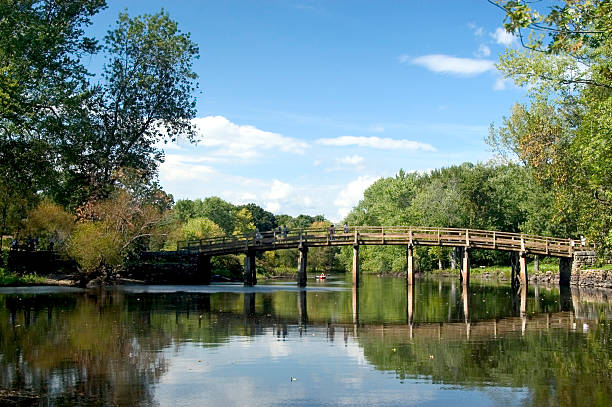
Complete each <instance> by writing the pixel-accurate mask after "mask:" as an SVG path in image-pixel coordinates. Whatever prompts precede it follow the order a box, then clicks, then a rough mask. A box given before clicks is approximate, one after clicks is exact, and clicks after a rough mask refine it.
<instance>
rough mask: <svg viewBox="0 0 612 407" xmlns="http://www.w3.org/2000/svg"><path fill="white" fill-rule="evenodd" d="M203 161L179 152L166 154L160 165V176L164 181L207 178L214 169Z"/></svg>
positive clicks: (203, 159)
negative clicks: (203, 163)
mask: <svg viewBox="0 0 612 407" xmlns="http://www.w3.org/2000/svg"><path fill="white" fill-rule="evenodd" d="M203 161H207V160H206V159H205V158H198V157H189V156H184V155H179V154H166V159H165V161H164V162H163V163H162V164H161V166H160V177H161V178H162V180H164V181H177V180H180V181H186V180H194V179H197V180H202V179H207V178H209V177H211V176H212V175H213V174H214V173H215V171H214V170H213V168H212V167H210V166H207V165H202V164H201V163H202V162H203Z"/></svg>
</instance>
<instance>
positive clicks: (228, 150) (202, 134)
mask: <svg viewBox="0 0 612 407" xmlns="http://www.w3.org/2000/svg"><path fill="white" fill-rule="evenodd" d="M193 123H194V124H195V125H196V126H197V128H198V133H199V138H200V139H201V140H202V142H201V144H202V145H203V146H204V147H207V148H214V149H215V150H214V151H212V152H211V153H210V154H212V155H214V156H217V157H222V158H228V159H236V158H238V159H251V158H254V157H257V156H259V155H260V154H261V151H262V150H280V151H283V152H286V153H294V154H303V153H304V151H305V150H306V149H307V148H308V143H306V142H304V141H302V140H298V139H295V138H292V137H286V136H283V135H282V134H278V133H273V132H269V131H265V130H260V129H258V128H256V127H254V126H250V125H239V124H235V123H232V122H230V121H229V120H228V119H226V118H225V117H223V116H207V117H200V118H197V119H194V120H193Z"/></svg>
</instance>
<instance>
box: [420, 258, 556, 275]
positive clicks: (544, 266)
mask: <svg viewBox="0 0 612 407" xmlns="http://www.w3.org/2000/svg"><path fill="white" fill-rule="evenodd" d="M547 271H551V272H559V265H558V264H556V263H548V262H546V263H544V262H540V273H546V272H547ZM428 272H429V273H434V274H435V273H444V274H449V273H459V270H451V269H443V270H437V269H436V270H430V271H428ZM485 273H488V274H494V275H499V274H500V273H501V274H502V275H503V276H504V277H506V278H510V275H511V274H512V269H511V268H510V266H484V267H480V266H476V265H472V266H471V267H470V274H471V275H480V274H485ZM534 273H535V267H534V265H533V263H528V264H527V274H528V275H531V274H534Z"/></svg>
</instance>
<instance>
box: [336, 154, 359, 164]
mask: <svg viewBox="0 0 612 407" xmlns="http://www.w3.org/2000/svg"><path fill="white" fill-rule="evenodd" d="M336 162H338V163H339V164H348V165H359V164H361V163H362V162H363V157H362V156H360V155H347V156H346V157H342V158H336Z"/></svg>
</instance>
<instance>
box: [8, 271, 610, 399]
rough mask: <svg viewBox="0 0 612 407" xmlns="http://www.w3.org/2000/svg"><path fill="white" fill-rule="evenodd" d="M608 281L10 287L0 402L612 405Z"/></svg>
mask: <svg viewBox="0 0 612 407" xmlns="http://www.w3.org/2000/svg"><path fill="white" fill-rule="evenodd" d="M611 318H612V291H593V290H578V289H571V290H570V289H566V290H562V291H560V290H559V288H558V287H535V286H530V287H529V289H528V290H527V291H525V292H524V293H523V295H522V296H521V293H515V292H513V290H512V289H511V288H510V286H506V285H499V284H478V283H476V282H472V283H471V286H470V288H469V290H462V287H461V285H459V284H458V281H452V280H417V284H416V285H415V287H414V288H413V289H412V290H409V289H407V287H406V285H405V281H404V280H403V279H400V278H379V277H375V276H368V275H364V276H363V278H362V279H361V282H360V287H359V289H357V290H355V289H353V288H352V286H351V282H350V280H346V279H345V276H344V275H339V276H336V277H334V276H332V277H331V278H329V279H328V280H327V281H325V282H315V281H314V280H313V279H311V280H309V287H308V288H307V289H306V290H298V289H297V287H296V286H295V283H294V282H290V281H286V282H282V281H281V282H278V281H274V282H269V283H264V284H260V285H258V286H256V287H253V288H245V287H242V286H241V285H235V284H213V285H210V286H121V287H117V288H111V289H103V290H79V289H68V288H58V287H30V288H2V289H0V389H2V390H1V391H0V404H3V403H6V404H8V403H9V402H16V403H20V404H17V405H45V406H47V405H49V406H59V405H118V406H151V405H159V406H201V405H211V406H287V405H291V406H300V405H304V406H317V405H321V406H325V405H349V406H354V405H368V406H370V405H380V406H396V405H397V406H400V405H401V406H410V405H415V406H416V405H422V406H438V405H455V406H460V405H469V406H473V407H476V406H498V405H504V406H519V405H520V406H529V405H533V406H610V405H612V329H611V324H610V322H609V321H610V319H611Z"/></svg>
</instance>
